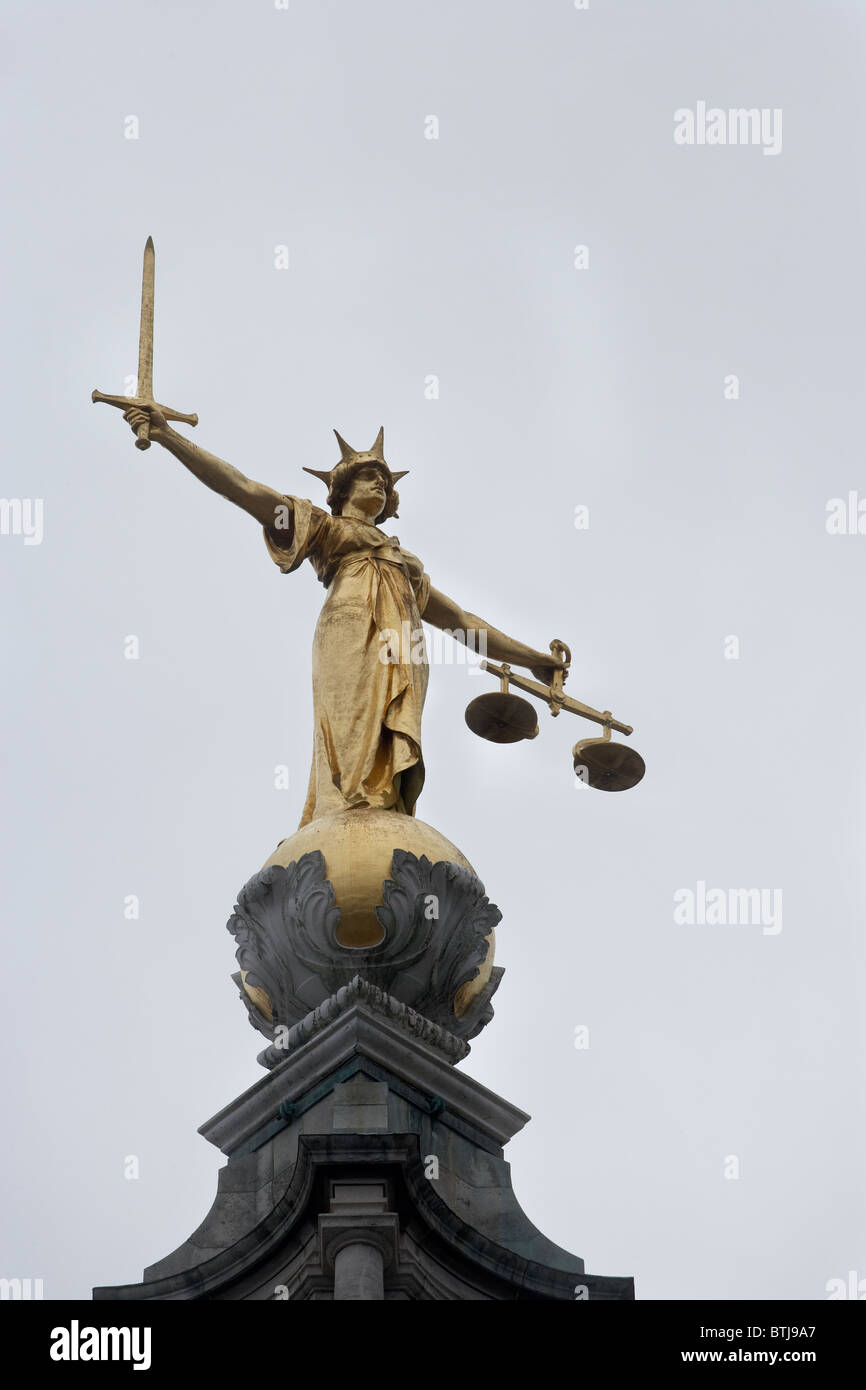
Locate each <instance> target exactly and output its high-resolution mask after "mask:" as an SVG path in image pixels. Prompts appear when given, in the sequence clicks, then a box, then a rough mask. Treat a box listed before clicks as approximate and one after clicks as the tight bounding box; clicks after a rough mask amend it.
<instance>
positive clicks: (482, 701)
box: [466, 691, 538, 743]
mask: <svg viewBox="0 0 866 1390" xmlns="http://www.w3.org/2000/svg"><path fill="white" fill-rule="evenodd" d="M466 723H467V724H468V725H469V727H470V729H471V730H472V732H473V734H478V736H479V738H486V739H488V740H489V741H490V742H491V743H519V742H520V740H521V739H522V738H535V736H536V734H537V733H538V721H537V720H536V718H535V706H534V705H531V704H530V703H529V701H528V700H521V698H520V696H519V695H508V694H504V695H503V693H502V692H501V691H499V692H496V691H491V692H490V693H489V694H488V695H479V696H478V697H477V698H476V699H474V700H473V701H472V702H471V704H468V705H467V706H466Z"/></svg>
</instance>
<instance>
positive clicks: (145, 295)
mask: <svg viewBox="0 0 866 1390" xmlns="http://www.w3.org/2000/svg"><path fill="white" fill-rule="evenodd" d="M155 274H156V256H155V254H154V250H153V237H148V238H147V242H146V243H145V247H144V265H143V267H142V272H141V327H140V329H139V334H138V385H137V389H136V395H137V396H138V398H139V400H150V401H152V400H153V288H154V278H155Z"/></svg>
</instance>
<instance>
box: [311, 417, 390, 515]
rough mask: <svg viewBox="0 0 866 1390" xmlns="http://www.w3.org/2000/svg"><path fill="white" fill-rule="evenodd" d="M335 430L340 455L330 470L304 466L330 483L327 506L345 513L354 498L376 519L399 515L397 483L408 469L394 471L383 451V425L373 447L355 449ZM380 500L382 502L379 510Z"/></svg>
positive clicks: (334, 512)
mask: <svg viewBox="0 0 866 1390" xmlns="http://www.w3.org/2000/svg"><path fill="white" fill-rule="evenodd" d="M334 434H336V435H337V443H338V444H339V446H340V455H341V457H340V462H339V463H338V464H337V465H336V467H335V468H332V469H331V471H330V472H329V473H325V472H322V471H320V470H319V469H317V468H305V469H304V472H305V473H312V474H313V476H314V477H316V478H321V480H322V482H323V483H326V484H327V486H328V506H329V507H330V509H331V513H332V515H333V516H342V514H343V508H344V507H345V505H346V503H347V502H349V501H351V502H353V503H354V505H356V506H358V507H360V509H361V510H362V511H365V512H367V513H368V514H369V516H370V520H371V521H373V522H374V523H378V522H380V521H387V520H388V518H389V517H391V516H396V515H397V508H398V506H399V505H400V497H399V495H398V493H397V489H396V487H395V486H394V484H395V483H396V482H397V481H398V480H399V479H400V478H405V476H406V473H407V472H408V469H404V470H403V472H402V473H392V472H391V470H390V468H389V467H388V465H387V463H386V462H385V456H384V454H383V452H382V451H383V449H384V445H385V427H384V425H383V426H382V428H381V429H380V430H379V433H378V434H377V435H376V440H375V443H374V444H373V446H372V448H370V449H367V450H364V451H359V450H357V449H353V448H352V447H351V445H349V444H347V443H346V441H345V439H342V438H341V437H340V435H339V434H337V431H336V430H334ZM377 502H379V503H380V504H381V509H380V510H379V511H378V512H377V511H376V503H377Z"/></svg>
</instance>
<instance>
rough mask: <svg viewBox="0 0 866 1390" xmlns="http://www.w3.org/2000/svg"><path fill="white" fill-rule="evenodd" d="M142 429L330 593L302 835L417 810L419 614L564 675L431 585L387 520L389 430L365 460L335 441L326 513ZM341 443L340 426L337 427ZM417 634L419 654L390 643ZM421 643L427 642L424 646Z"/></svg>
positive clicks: (275, 551) (172, 437) (490, 651)
mask: <svg viewBox="0 0 866 1390" xmlns="http://www.w3.org/2000/svg"><path fill="white" fill-rule="evenodd" d="M124 418H125V419H127V420H128V421H129V423H130V425H131V426H132V429H133V431H134V432H135V433H136V434H138V432H139V430H141V428H142V427H143V426H144V425H146V424H147V423H148V420H149V424H150V429H149V437H150V439H151V440H153V441H155V442H156V443H158V444H161V445H163V447H164V448H166V449H168V450H169V452H170V453H172V454H174V456H175V457H176V458H178V459H180V461H181V463H183V464H184V465H185V466H186V467H187V468H188V469H189V470H190V472H191V473H193V474H195V476H196V477H197V478H199V479H200V480H201V482H203V483H205V484H206V485H207V486H208V487H210V488H212V489H213V490H214V491H215V492H218V493H220V494H221V495H222V496H223V497H226V498H228V500H229V501H230V502H234V503H235V504H236V505H237V506H239V507H242V508H243V510H244V511H246V512H248V513H249V514H250V516H252V517H254V518H255V519H256V520H257V521H258V522H260V523H261V525H262V527H263V528H264V538H265V544H266V545H267V548H268V551H269V553H270V555H271V558H272V559H273V560H274V562H275V563H276V564H277V565H279V567H280V570H281V571H282V573H283V574H289V573H291V572H293V571H294V570H296V569H298V567H299V566H300V565H301V563H302V562H303V561H304V560H309V562H310V564H311V565H312V566H313V569H314V570H315V572H316V575H317V576H318V578H319V579H320V580H321V582H322V584H324V586H325V588H326V590H327V594H326V597H325V602H324V605H323V607H322V611H321V615H320V617H319V621H318V624H317V626H316V632H315V637H314V639H313V706H314V723H315V728H314V735H313V762H312V767H311V770H310V781H309V787H308V790H307V799H306V803H305V805H304V809H303V813H302V815H301V821H300V826H299V828H300V827H301V826H304V825H307V824H308V823H309V822H310V821H312V820H315V819H317V818H318V817H320V816H325V815H328V814H329V813H332V812H335V811H345V810H349V809H350V808H359V807H375V808H378V809H381V810H395V811H400V812H403V813H404V814H406V815H414V814H415V805H416V803H417V801H418V797H419V795H420V793H421V788H422V787H423V785H424V759H423V753H422V740H421V715H422V711H423V708H424V698H425V695H426V692H427V680H428V665H427V657H426V650H425V648H424V644H423V632H422V629H421V619H422V618H423V619H424V620H425V621H426V622H429V623H432V624H433V625H434V626H435V627H438V628H442V629H443V630H445V631H448V632H450V633H451V634H452V635H454V636H456V637H458V639H460V640H464V641H466V642H467V643H468V644H469V645H472V646H473V647H474V645H475V641H476V639H478V638H479V634H480V645H481V646H482V649H484V648H486V654H487V655H489V656H491V657H493V658H494V659H495V660H497V661H507V662H509V663H514V664H515V665H521V666H526V667H529V668H530V669H531V670H532V671H533V673H534V674H535V675H537V677H538V679H539V680H541V681H543V682H544V683H545V684H549V683H550V681H551V679H552V676H553V673H554V671H555V670H556V669H557V667H561V666H563V664H564V663H563V661H562V659H561V658H559V659H557V658H556V657H554V656H552V655H551V654H550V653H549V652H547V653H544V652H540V651H537V650H535V649H534V648H532V647H528V646H525V645H524V644H523V643H521V642H517V641H514V639H512V638H511V637H507V636H506V635H505V634H504V633H502V632H500V631H498V629H496V628H494V627H492V626H491V625H490V624H489V623H487V622H484V621H483V620H482V619H481V618H479V617H477V616H476V615H475V614H474V613H466V612H464V611H463V609H462V608H461V607H460V605H459V604H458V603H456V602H455V601H454V600H453V599H451V598H448V597H447V595H445V594H443V593H441V592H440V591H439V590H438V589H436V588H434V587H433V585H432V584H431V583H430V579H429V577H428V575H427V574H426V573H425V570H424V567H423V565H422V563H421V561H420V560H419V559H418V558H417V557H416V556H415V555H413V554H411V553H410V552H409V551H408V550H405V549H404V548H403V547H402V546H401V545H400V542H399V540H398V539H397V537H396V536H389V535H386V534H385V532H384V531H382V530H380V525H379V524H380V523H381V522H384V521H386V520H388V519H390V518H391V517H396V516H397V507H398V505H399V496H398V493H397V491H396V488H395V486H394V485H395V483H396V482H398V481H399V479H400V478H403V477H405V472H401V473H392V472H391V469H390V468H389V467H388V464H387V463H386V461H385V457H384V453H383V443H384V429H380V430H379V433H378V435H377V436H376V440H375V443H374V444H373V445H372V447H371V448H370V449H368V450H366V451H362V452H359V451H357V450H355V449H352V448H351V447H350V446H349V445H348V444H347V443H346V441H345V440H344V439H342V438H341V437H340V435H339V434H337V442H338V444H339V446H340V461H339V462H338V463H337V465H336V467H334V468H332V469H331V470H330V472H322V471H319V470H317V469H314V468H307V469H305V472H307V473H312V474H313V475H314V476H315V477H317V478H321V479H322V481H323V482H324V483H325V484H326V485H327V488H328V507H329V509H330V510H329V511H324V510H323V509H322V508H321V507H317V506H316V505H314V503H312V502H309V501H307V500H306V498H302V497H293V496H286V495H284V494H282V493H279V492H276V491H274V489H273V488H270V487H268V486H267V485H266V484H264V483H257V482H253V481H252V480H251V479H249V478H247V477H245V476H244V474H243V473H240V472H238V470H237V469H236V468H232V467H231V466H230V465H229V464H228V463H224V462H223V460H222V459H219V458H215V457H214V455H213V454H209V453H207V452H206V451H205V450H204V449H201V448H199V447H198V446H197V445H195V444H193V443H191V442H190V441H189V440H188V439H185V438H184V437H183V436H182V435H180V434H178V433H177V432H176V431H175V430H172V429H171V428H170V426H169V425H168V423H167V421H166V419H165V417H164V416H163V415H162V414H161V412H160V411H159V410H157V409H155V408H154V409H152V410H150V411H149V412H147V413H145V412H144V411H142V410H140V409H138V408H137V407H133V408H131V409H130V410H127V411H126V412H125V414H124ZM334 433H335V434H336V431H334ZM407 632H409V633H411V636H412V642H411V650H408V649H407V644H406V643H405V642H404V641H401V642H400V643H399V645H398V644H397V643H396V642H395V641H394V637H393V634H395V633H396V634H399V635H400V636H401V637H402V636H403V635H404V634H405V633H407ZM419 636H420V638H421V640H420V641H419Z"/></svg>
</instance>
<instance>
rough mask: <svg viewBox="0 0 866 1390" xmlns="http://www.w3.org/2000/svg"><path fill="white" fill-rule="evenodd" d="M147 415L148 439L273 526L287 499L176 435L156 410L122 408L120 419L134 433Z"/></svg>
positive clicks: (267, 524) (201, 478)
mask: <svg viewBox="0 0 866 1390" xmlns="http://www.w3.org/2000/svg"><path fill="white" fill-rule="evenodd" d="M148 417H149V418H150V438H151V440H152V441H153V442H154V443H155V444H161V445H162V447H163V448H164V449H168V452H169V453H170V454H174V456H175V458H178V459H180V461H181V463H182V464H183V465H184V467H185V468H188V469H189V471H190V473H193V474H195V476H196V477H197V478H198V479H199V480H200V481H201V482H203V483H204V484H205V485H206V486H207V487H209V488H211V489H212V490H213V491H214V492H218V493H219V494H220V496H221V497H227V498H228V500H229V501H230V502H234V504H235V506H236V507H242V508H243V510H244V511H245V512H249V514H250V516H254V517H255V518H256V520H257V521H260V522H261V523H262V525H263V526H273V525H274V519H275V517H276V516H277V511H276V508H277V507H281V508H283V513H282V514H284V511H285V507H286V505H287V499H286V498H285V497H283V496H282V495H281V494H280V493H279V492H275V491H274V489H273V488H270V487H268V486H267V485H266V484H265V483H256V482H254V481H253V480H252V478H248V477H247V476H246V475H245V474H244V473H241V472H240V470H239V469H237V468H232V466H231V464H230V463H225V462H224V460H223V459H219V458H217V457H216V455H215V454H209V453H208V452H207V450H206V449H201V448H199V446H198V444H193V443H192V441H191V440H189V439H185V438H184V437H183V435H182V434H178V433H177V432H176V431H175V430H173V429H172V428H171V426H170V425H169V424H168V423H167V422H166V419H165V417H164V416H163V415H161V414H160V412H159V411H158V410H152V409H151V410H149V411H147V412H145V411H143V410H138V409H136V408H135V407H133V408H132V409H131V410H126V411H124V414H123V418H124V420H128V421H129V424H130V425H131V426H132V429H133V432H137V430H138V427H139V425H142V424H143V423H144V422H145V421H146V420H147V419H148Z"/></svg>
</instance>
